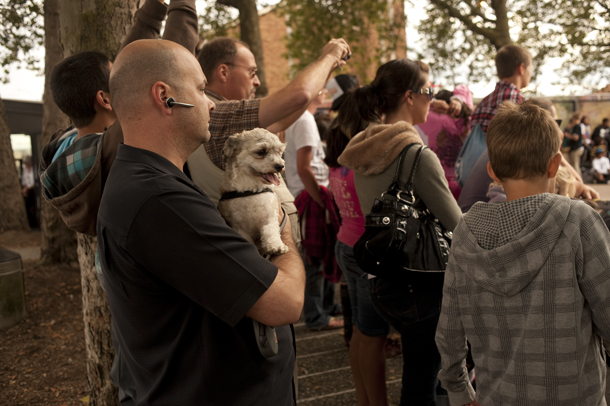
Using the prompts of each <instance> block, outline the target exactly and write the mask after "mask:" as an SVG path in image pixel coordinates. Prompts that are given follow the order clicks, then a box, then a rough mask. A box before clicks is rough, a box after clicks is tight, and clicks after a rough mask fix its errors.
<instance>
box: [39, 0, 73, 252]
mask: <svg viewBox="0 0 610 406" xmlns="http://www.w3.org/2000/svg"><path fill="white" fill-rule="evenodd" d="M44 30H45V81H44V82H45V83H44V95H43V97H42V145H46V144H47V143H48V142H49V139H50V138H51V135H53V133H55V131H57V130H59V129H61V128H66V126H67V124H68V118H67V117H66V115H65V114H64V113H62V112H61V110H60V109H59V107H57V105H56V104H55V102H54V101H53V97H52V95H51V89H50V78H51V71H52V70H53V67H54V66H55V65H56V64H57V63H58V62H59V61H61V60H62V59H63V51H62V49H61V44H60V43H59V0H45V2H44ZM40 217H41V218H40V229H41V231H42V243H41V246H40V256H41V260H42V261H43V262H44V263H68V262H76V260H77V257H76V235H75V233H74V231H72V230H70V229H69V228H68V226H66V224H65V223H64V222H63V220H62V219H61V216H60V215H59V212H58V211H57V210H56V209H55V208H54V207H53V206H52V205H51V204H49V203H47V202H46V200H44V199H42V207H41V214H40Z"/></svg>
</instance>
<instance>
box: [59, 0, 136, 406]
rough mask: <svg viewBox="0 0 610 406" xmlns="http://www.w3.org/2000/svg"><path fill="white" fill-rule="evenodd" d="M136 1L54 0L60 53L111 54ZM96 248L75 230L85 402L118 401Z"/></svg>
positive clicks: (102, 405) (94, 241)
mask: <svg viewBox="0 0 610 406" xmlns="http://www.w3.org/2000/svg"><path fill="white" fill-rule="evenodd" d="M140 3H141V1H139V0H60V39H61V44H62V46H63V51H64V56H65V57H68V56H70V55H73V54H75V53H78V52H82V51H89V50H95V51H100V52H102V53H104V54H106V56H108V57H109V58H110V59H111V60H114V58H115V57H116V54H117V52H118V51H119V48H120V45H121V42H122V40H123V38H124V37H125V35H126V34H127V32H128V31H129V28H130V27H131V24H132V22H133V16H134V14H135V12H136V10H137V9H138V6H139V5H140ZM96 249H97V239H96V238H94V237H88V236H85V235H81V234H79V235H78V262H79V263H80V268H81V282H82V289H83V319H84V322H85V345H86V350H87V377H88V384H89V391H90V405H92V406H98V405H99V406H105V405H118V395H117V389H116V388H115V387H114V386H113V385H112V383H111V381H110V368H111V367H112V360H113V358H114V347H113V345H112V337H111V334H110V321H111V317H110V308H109V307H108V301H107V299H106V294H105V292H104V291H103V289H102V287H101V285H100V282H99V279H98V278H97V273H96V271H95V251H96Z"/></svg>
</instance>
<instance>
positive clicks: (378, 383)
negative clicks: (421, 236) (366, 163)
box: [324, 75, 390, 405]
mask: <svg viewBox="0 0 610 406" xmlns="http://www.w3.org/2000/svg"><path fill="white" fill-rule="evenodd" d="M350 76H351V75H338V76H337V77H335V78H333V79H331V81H329V84H328V85H327V87H330V89H329V94H330V95H331V97H333V108H332V110H335V111H336V110H337V109H338V110H339V114H338V116H337V118H336V119H335V121H334V122H333V124H332V125H331V129H330V132H329V135H328V140H327V153H326V158H325V160H324V161H325V162H326V164H327V165H328V167H329V169H330V175H329V181H330V182H329V185H330V186H329V188H330V190H331V192H332V193H333V197H334V199H335V202H336V203H337V207H339V213H340V214H341V219H342V222H341V228H340V229H339V233H338V234H337V240H338V241H337V245H336V246H335V257H336V259H337V263H338V264H339V267H340V268H341V269H342V270H343V273H344V275H345V278H346V279H347V285H348V293H349V298H350V302H351V309H352V322H353V334H352V338H351V341H350V347H349V353H350V357H349V358H350V366H351V370H352V375H353V377H354V384H355V387H356V396H357V398H358V404H371V405H386V404H387V401H388V397H387V391H386V383H385V342H386V336H387V335H388V332H389V330H390V325H389V324H388V322H387V321H385V320H384V319H383V318H382V317H381V316H380V315H379V313H377V310H375V307H374V306H373V302H372V301H371V294H370V290H369V285H370V283H369V280H368V274H366V273H365V272H364V271H362V269H360V267H359V266H358V264H357V263H356V259H355V258H354V252H353V248H352V247H353V246H354V244H355V243H356V241H358V238H360V236H361V235H362V234H363V233H364V216H363V215H362V210H361V208H360V201H359V200H358V195H357V194H356V187H355V185H354V173H353V172H352V171H351V170H350V169H348V168H345V167H342V166H341V165H339V163H338V162H337V158H338V157H339V155H341V153H342V152H343V150H344V149H345V146H346V145H347V143H348V142H349V140H350V138H351V137H352V136H354V135H356V134H357V133H358V132H360V131H362V130H364V128H359V125H358V124H354V123H358V122H360V120H350V118H349V115H350V113H355V112H356V107H355V106H353V105H352V104H351V100H353V98H351V97H350V98H345V97H343V96H344V95H345V94H347V93H348V92H349V91H350V90H353V87H354V86H357V81H356V80H355V77H353V78H351V79H350ZM345 100H350V102H345ZM356 114H357V113H356Z"/></svg>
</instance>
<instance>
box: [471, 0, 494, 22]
mask: <svg viewBox="0 0 610 406" xmlns="http://www.w3.org/2000/svg"><path fill="white" fill-rule="evenodd" d="M465 3H467V4H468V7H470V15H471V16H472V17H475V16H476V17H481V18H482V19H483V21H484V22H486V23H495V20H492V19H490V18H487V17H485V15H484V14H483V13H481V7H477V5H476V3H473V2H472V0H466V1H465Z"/></svg>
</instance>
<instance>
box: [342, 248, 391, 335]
mask: <svg viewBox="0 0 610 406" xmlns="http://www.w3.org/2000/svg"><path fill="white" fill-rule="evenodd" d="M335 256H336V258H337V263H338V264H339V267H340V268H341V270H342V271H343V274H344V275H345V278H346V279H347V290H348V292H349V299H350V302H351V304H352V323H353V324H354V325H355V326H356V327H357V328H358V331H360V332H361V333H362V334H364V335H366V336H369V337H377V336H384V335H387V334H388V332H389V331H390V325H389V324H388V322H387V321H385V320H384V319H383V317H381V316H380V315H379V313H377V310H375V307H374V306H373V302H372V301H371V293H370V287H369V280H368V278H367V276H368V274H367V273H365V272H364V271H362V269H360V267H359V266H358V264H357V263H356V259H355V258H354V252H353V249H352V247H350V246H349V245H347V244H344V243H342V242H340V241H337V245H336V247H335Z"/></svg>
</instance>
